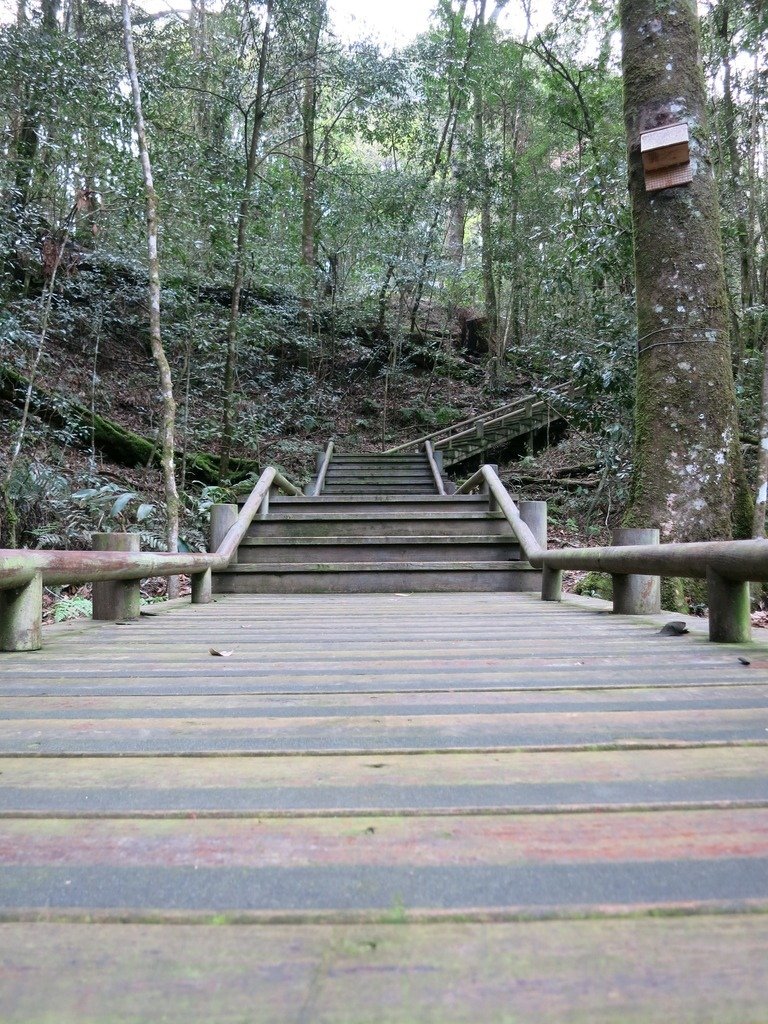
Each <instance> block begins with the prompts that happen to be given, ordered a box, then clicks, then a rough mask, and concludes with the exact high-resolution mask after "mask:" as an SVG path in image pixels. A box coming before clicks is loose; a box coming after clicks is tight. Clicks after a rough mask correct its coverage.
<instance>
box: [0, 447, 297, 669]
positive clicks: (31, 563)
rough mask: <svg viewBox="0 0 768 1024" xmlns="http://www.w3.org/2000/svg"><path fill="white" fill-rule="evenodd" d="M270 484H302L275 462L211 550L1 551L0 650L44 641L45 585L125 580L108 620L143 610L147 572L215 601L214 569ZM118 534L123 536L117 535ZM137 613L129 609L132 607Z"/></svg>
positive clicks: (233, 547) (293, 490)
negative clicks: (178, 579) (177, 580)
mask: <svg viewBox="0 0 768 1024" xmlns="http://www.w3.org/2000/svg"><path fill="white" fill-rule="evenodd" d="M272 488H276V489H278V490H281V491H284V492H285V493H286V494H294V495H296V494H300V493H301V491H300V490H299V488H298V487H296V486H295V485H294V484H292V483H291V482H290V480H287V479H286V478H285V477H284V476H282V474H281V473H279V472H278V470H277V469H275V468H274V467H273V466H270V467H268V468H267V469H265V470H264V472H263V473H262V474H261V476H260V477H259V479H258V481H257V482H256V486H255V487H254V488H253V491H252V492H251V494H250V496H249V498H248V500H247V501H246V503H245V504H244V505H243V508H242V509H241V511H240V514H239V515H238V516H237V518H236V520H235V522H234V523H232V524H231V526H230V527H229V529H228V530H227V531H226V533H225V534H224V536H223V537H222V539H221V541H220V543H219V544H218V545H217V547H216V550H215V551H214V552H211V553H194V552H191V553H188V554H172V553H167V554H166V553H162V552H139V551H56V550H47V551H27V550H4V551H0V651H35V650H38V649H39V648H40V646H41V644H42V596H43V584H46V583H47V584H49V585H51V586H59V585H61V584H64V583H93V584H95V585H98V584H103V583H113V582H118V583H121V584H122V593H121V590H120V588H118V590H117V593H114V591H113V595H112V600H111V601H108V602H107V603H108V604H111V605H112V607H113V608H114V609H115V610H116V612H117V614H114V615H111V614H105V616H104V617H105V618H115V619H119V618H123V617H125V618H128V617H135V616H136V615H138V614H139V609H138V600H137V599H134V597H132V596H130V591H131V590H133V595H136V594H137V592H138V587H139V582H140V581H141V580H142V579H146V578H147V577H148V576H166V577H167V576H177V575H179V574H180V573H188V574H189V575H190V576H191V579H192V603H193V604H206V603H208V602H209V601H210V600H211V573H212V572H213V571H215V570H217V569H223V568H225V567H226V566H227V565H228V564H229V562H230V561H231V559H232V557H233V556H234V555H235V553H236V551H237V548H238V545H239V544H240V542H241V541H242V539H243V537H244V536H245V534H246V532H247V531H248V527H249V526H250V525H251V523H252V522H253V519H254V517H255V516H256V514H257V512H258V511H259V509H260V508H261V506H262V504H263V503H264V502H266V501H268V500H269V493H270V490H271V489H272ZM115 536H118V537H121V536H125V535H124V534H122V535H121V534H118V535H115ZM132 608H133V609H135V611H133V612H131V609H132Z"/></svg>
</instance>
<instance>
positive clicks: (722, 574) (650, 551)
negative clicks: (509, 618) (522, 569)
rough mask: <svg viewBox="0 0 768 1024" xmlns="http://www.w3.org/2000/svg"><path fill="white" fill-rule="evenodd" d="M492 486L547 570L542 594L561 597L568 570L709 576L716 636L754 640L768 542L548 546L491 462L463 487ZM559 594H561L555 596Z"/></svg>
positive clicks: (529, 551) (533, 559)
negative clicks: (757, 585)
mask: <svg viewBox="0 0 768 1024" xmlns="http://www.w3.org/2000/svg"><path fill="white" fill-rule="evenodd" d="M483 483H487V485H488V488H489V490H490V492H491V494H492V495H493V497H494V498H495V500H496V502H497V503H498V505H499V508H500V509H501V511H502V512H503V513H504V516H505V517H506V519H507V521H508V522H509V524H510V526H511V527H512V529H513V530H514V532H515V534H516V536H517V539H518V541H519V542H520V547H521V550H522V552H523V554H524V556H525V558H526V560H527V561H528V562H530V564H531V565H532V566H533V568H534V569H542V570H543V572H544V580H543V583H542V596H545V595H547V596H546V597H545V599H546V600H559V590H560V585H561V582H562V572H563V570H565V569H575V570H586V571H589V572H605V573H610V574H611V575H612V576H641V577H648V576H672V577H682V578H685V579H706V580H707V583H708V589H709V604H710V639H713V640H719V641H722V642H729V643H730V642H742V641H744V640H745V639H748V638H749V634H750V623H749V586H748V585H749V583H750V582H753V581H754V582H757V581H762V580H768V540H725V541H693V542H689V543H673V544H629V545H627V546H613V547H600V548H561V549H558V550H546V549H545V548H542V546H541V545H540V544H539V543H538V541H537V540H536V538H535V537H534V536H533V534H532V533H531V531H530V529H529V528H528V526H527V525H526V524H525V523H524V522H523V520H522V518H521V516H520V512H519V511H518V508H517V506H516V505H515V503H514V501H513V500H512V497H511V495H510V494H509V492H508V491H507V489H506V488H505V487H504V485H503V484H502V482H501V480H500V479H499V477H498V475H497V474H496V472H495V471H494V470H493V469H492V468H491V467H490V466H482V467H481V468H480V469H479V470H477V472H476V473H473V474H472V476H470V477H469V478H468V479H467V480H466V481H465V482H464V483H463V484H462V485H461V486H460V487H459V488H458V489H457V494H466V493H469V492H470V491H472V490H474V489H475V488H477V487H479V486H480V485H481V484H483ZM555 594H557V595H558V596H554V595H555Z"/></svg>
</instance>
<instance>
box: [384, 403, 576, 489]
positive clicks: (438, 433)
mask: <svg viewBox="0 0 768 1024" xmlns="http://www.w3.org/2000/svg"><path fill="white" fill-rule="evenodd" d="M563 391H564V389H563V388H562V387H560V388H554V389H553V391H552V392H551V393H549V394H548V395H546V396H544V397H541V396H538V395H529V396H527V397H526V398H522V399H517V400H516V401H514V402H509V403H507V404H506V405H502V406H499V407H498V408H496V409H491V410H489V411H488V412H485V413H481V414H479V415H477V416H474V417H471V418H470V419H464V420H460V421H459V422H457V423H452V424H450V425H449V426H447V427H442V428H441V429H440V430H435V431H433V432H432V433H431V434H427V435H425V436H424V437H420V438H417V439H416V440H414V441H409V442H406V444H402V445H399V446H398V447H397V448H392V449H390V450H389V451H388V452H387V453H386V454H388V455H393V456H395V455H396V456H398V457H402V456H405V455H406V454H410V453H413V452H415V451H417V450H418V449H419V448H423V446H424V443H425V441H429V442H430V443H431V445H432V447H433V448H434V450H435V452H439V453H440V454H441V456H442V458H443V463H444V466H445V468H446V469H453V468H456V467H461V466H465V465H468V464H469V463H471V462H473V461H476V460H478V459H482V460H483V461H488V460H489V458H490V457H491V456H492V455H493V454H494V453H500V452H503V451H504V450H505V449H508V448H509V447H510V445H512V444H513V443H514V442H515V441H518V440H520V439H523V438H527V441H528V449H529V451H530V452H531V453H532V452H533V447H534V438H535V436H536V435H537V433H539V432H543V431H546V432H547V435H548V434H549V430H550V427H554V429H555V430H562V429H563V427H564V425H565V420H564V418H563V416H562V414H561V413H560V412H559V410H558V408H557V407H556V405H553V404H552V402H553V400H555V402H557V399H558V397H559V396H561V395H562V393H563ZM576 391H577V389H573V388H570V389H569V392H570V394H571V395H573V394H576ZM547 443H549V439H548V438H547Z"/></svg>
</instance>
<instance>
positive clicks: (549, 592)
mask: <svg viewBox="0 0 768 1024" xmlns="http://www.w3.org/2000/svg"><path fill="white" fill-rule="evenodd" d="M562 599H563V572H562V569H549V568H547V566H546V565H545V566H544V568H543V569H542V570H541V600H542V601H562Z"/></svg>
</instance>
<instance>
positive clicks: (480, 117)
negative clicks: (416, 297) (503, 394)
mask: <svg viewBox="0 0 768 1024" xmlns="http://www.w3.org/2000/svg"><path fill="white" fill-rule="evenodd" d="M477 17H478V21H477V33H478V49H479V51H480V54H481V56H482V52H483V43H484V41H485V34H486V31H487V28H486V22H485V0H480V6H479V8H478V16H477ZM482 75H483V69H482V63H481V62H478V65H477V66H476V68H475V86H474V90H473V96H472V101H473V105H474V132H475V139H474V148H475V173H476V174H477V175H478V179H479V192H480V195H479V200H480V261H481V266H482V277H483V297H484V307H485V318H486V321H487V323H488V341H489V346H490V355H491V363H490V366H491V379H492V381H493V382H495V381H496V380H498V375H499V370H500V368H501V357H502V354H503V353H502V352H500V351H499V310H498V301H497V297H496V282H495V281H494V277H493V223H492V219H491V190H492V186H491V176H490V173H489V171H488V164H487V156H486V152H485V110H484V103H485V99H484V90H483V80H482Z"/></svg>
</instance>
